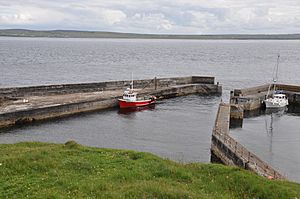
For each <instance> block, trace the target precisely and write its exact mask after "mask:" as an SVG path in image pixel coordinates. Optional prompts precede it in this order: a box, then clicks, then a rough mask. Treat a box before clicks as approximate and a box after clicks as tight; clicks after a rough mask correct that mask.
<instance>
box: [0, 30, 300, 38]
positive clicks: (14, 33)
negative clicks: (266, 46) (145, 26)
mask: <svg viewBox="0 0 300 199" xmlns="http://www.w3.org/2000/svg"><path fill="white" fill-rule="evenodd" d="M0 36H2V37H54V38H140V39H241V40H247V39H270V40H273V39H285V40H292V39H300V34H224V35H175V34H174V35H173V34H135V33H118V32H101V31H75V30H48V31H39V30H27V29H2V30H0Z"/></svg>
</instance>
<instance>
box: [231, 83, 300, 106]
mask: <svg viewBox="0 0 300 199" xmlns="http://www.w3.org/2000/svg"><path fill="white" fill-rule="evenodd" d="M269 86H270V84H265V85H261V86H256V87H251V88H245V89H235V90H233V91H231V93H230V104H236V105H240V106H242V108H243V109H244V110H245V111H252V110H256V109H260V108H262V107H263V106H264V104H263V100H264V99H266V96H267V93H268V89H269ZM273 87H274V85H273V84H272V85H271V88H273ZM276 89H277V90H282V92H283V93H284V94H286V96H287V97H288V100H289V104H293V105H296V106H298V105H300V86H297V85H286V84H276Z"/></svg>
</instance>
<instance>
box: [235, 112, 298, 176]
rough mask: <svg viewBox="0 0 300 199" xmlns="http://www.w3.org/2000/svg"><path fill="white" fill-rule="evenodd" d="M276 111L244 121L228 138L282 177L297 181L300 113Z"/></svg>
mask: <svg viewBox="0 0 300 199" xmlns="http://www.w3.org/2000/svg"><path fill="white" fill-rule="evenodd" d="M290 111H291V110H289V111H288V113H286V112H283V111H279V112H275V113H265V114H261V115H259V116H257V117H250V118H246V119H244V123H243V128H239V129H231V131H230V133H231V135H232V136H233V137H234V138H235V139H236V140H239V142H240V143H241V144H243V145H244V146H246V147H247V148H248V149H249V150H250V151H252V152H254V153H255V154H258V155H259V157H261V158H262V159H263V160H264V161H266V162H268V163H270V164H271V165H273V166H274V167H275V168H277V169H278V170H280V171H281V173H282V174H284V175H286V176H287V177H288V178H290V179H293V180H294V181H298V182H300V175H299V174H300V171H299V170H300V167H299V166H300V154H299V150H300V147H299V146H300V131H299V122H300V119H299V118H300V110H292V111H296V113H291V112H290Z"/></svg>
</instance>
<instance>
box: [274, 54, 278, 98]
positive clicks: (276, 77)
mask: <svg viewBox="0 0 300 199" xmlns="http://www.w3.org/2000/svg"><path fill="white" fill-rule="evenodd" d="M279 58H280V54H278V57H277V64H276V73H275V77H274V78H273V84H274V92H275V90H276V82H277V79H278V66H279Z"/></svg>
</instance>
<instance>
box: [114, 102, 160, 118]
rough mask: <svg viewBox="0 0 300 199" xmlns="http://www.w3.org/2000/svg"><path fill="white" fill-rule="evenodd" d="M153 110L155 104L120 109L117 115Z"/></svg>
mask: <svg viewBox="0 0 300 199" xmlns="http://www.w3.org/2000/svg"><path fill="white" fill-rule="evenodd" d="M154 108H155V104H151V105H148V106H140V107H131V108H120V109H119V111H118V114H123V115H129V114H133V113H135V112H140V111H145V110H153V109H154Z"/></svg>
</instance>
